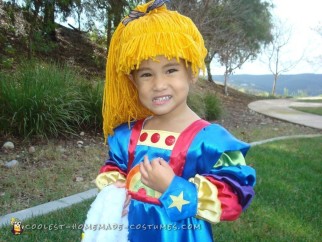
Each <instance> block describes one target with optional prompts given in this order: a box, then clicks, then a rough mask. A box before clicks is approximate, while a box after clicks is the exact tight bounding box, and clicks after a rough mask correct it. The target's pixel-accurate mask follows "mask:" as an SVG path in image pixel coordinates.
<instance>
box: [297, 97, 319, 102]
mask: <svg viewBox="0 0 322 242" xmlns="http://www.w3.org/2000/svg"><path fill="white" fill-rule="evenodd" d="M296 101H297V102H306V103H322V98H311V99H302V98H301V99H297V100H296Z"/></svg>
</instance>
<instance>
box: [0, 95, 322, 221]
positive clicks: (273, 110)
mask: <svg viewBox="0 0 322 242" xmlns="http://www.w3.org/2000/svg"><path fill="white" fill-rule="evenodd" d="M303 105H304V106H305V107H306V106H318V107H320V106H321V107H322V103H318V104H314V103H307V102H306V103H299V102H295V100H292V99H274V100H261V101H256V102H252V103H250V104H249V105H248V107H249V108H250V109H252V110H254V111H256V112H259V113H262V114H265V115H268V116H271V117H274V118H278V119H282V120H286V121H289V122H293V123H297V124H302V125H305V126H308V127H313V128H317V129H322V117H321V116H319V115H313V114H308V113H303V112H299V111H296V110H294V109H291V108H289V107H290V106H303ZM316 136H320V135H295V136H283V137H277V138H272V139H268V140H262V141H258V142H253V143H251V145H252V146H255V145H259V144H264V143H267V142H272V141H276V140H281V139H290V138H301V137H303V138H305V137H316ZM96 194H97V189H91V190H88V191H85V192H82V193H79V194H75V195H72V196H69V197H65V198H62V199H59V200H57V201H52V202H49V203H45V204H41V205H38V206H35V207H32V208H28V209H24V210H21V211H18V212H15V213H11V214H7V215H4V216H2V217H0V227H1V226H4V225H8V224H9V223H10V219H11V218H17V219H20V220H25V219H28V218H31V217H35V216H38V215H43V214H46V213H49V212H52V211H55V210H58V209H62V208H65V207H69V206H71V205H73V204H76V203H79V202H82V201H84V200H86V199H90V198H94V197H95V196H96Z"/></svg>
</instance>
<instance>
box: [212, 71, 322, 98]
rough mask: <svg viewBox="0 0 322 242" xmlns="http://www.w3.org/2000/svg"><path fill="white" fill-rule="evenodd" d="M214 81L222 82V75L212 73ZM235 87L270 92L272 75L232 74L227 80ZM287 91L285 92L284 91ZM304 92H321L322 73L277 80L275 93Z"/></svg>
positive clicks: (291, 94)
mask: <svg viewBox="0 0 322 242" xmlns="http://www.w3.org/2000/svg"><path fill="white" fill-rule="evenodd" d="M213 80H215V82H216V81H217V82H223V80H224V77H223V75H213ZM228 84H229V85H231V86H233V87H236V88H244V89H246V90H249V91H252V92H255V93H256V92H258V91H261V92H263V91H264V92H268V93H271V91H272V86H273V75H246V74H245V75H232V76H231V77H230V80H229V82H228ZM286 92H287V93H286ZM299 93H304V94H306V95H308V96H317V95H321V94H322V74H310V73H308V74H296V75H281V76H280V77H279V79H278V80H277V84H276V94H279V95H285V94H287V95H290V96H295V95H298V94H299Z"/></svg>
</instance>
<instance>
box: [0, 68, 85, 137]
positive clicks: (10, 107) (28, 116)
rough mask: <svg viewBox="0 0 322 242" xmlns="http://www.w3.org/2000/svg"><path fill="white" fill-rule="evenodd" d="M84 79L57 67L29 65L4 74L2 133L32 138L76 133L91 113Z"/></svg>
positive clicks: (0, 113) (1, 76)
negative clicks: (85, 96)
mask: <svg viewBox="0 0 322 242" xmlns="http://www.w3.org/2000/svg"><path fill="white" fill-rule="evenodd" d="M82 85H83V84H82V80H81V78H80V77H79V76H78V75H77V74H76V73H74V72H72V71H71V70H69V69H68V68H66V67H61V66H58V65H56V64H45V63H34V62H31V63H26V64H24V65H22V66H20V67H19V68H18V69H17V71H16V73H15V74H12V75H9V74H4V73H0V126H1V127H2V128H3V129H2V130H0V133H10V134H15V135H20V136H23V137H28V136H31V135H41V136H45V137H47V136H55V137H57V136H58V135H60V134H63V135H66V134H70V133H75V132H76V130H77V129H78V128H79V127H80V126H81V125H82V124H83V123H84V122H85V121H86V120H88V117H89V116H90V114H89V113H88V110H87V109H86V101H85V100H84V98H83V96H82V93H81V87H82Z"/></svg>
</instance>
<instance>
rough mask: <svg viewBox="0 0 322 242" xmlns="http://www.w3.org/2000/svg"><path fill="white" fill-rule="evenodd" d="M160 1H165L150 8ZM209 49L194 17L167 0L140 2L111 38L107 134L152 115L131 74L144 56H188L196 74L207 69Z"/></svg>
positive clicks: (105, 106) (105, 114)
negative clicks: (165, 2)
mask: <svg viewBox="0 0 322 242" xmlns="http://www.w3.org/2000/svg"><path fill="white" fill-rule="evenodd" d="M156 2H159V3H160V2H162V4H160V5H159V6H157V7H156V8H154V9H152V10H151V9H150V8H151V6H152V5H155V3H156ZM206 54H207V50H206V48H205V46H204V41H203V38H202V36H201V34H200V32H199V31H198V29H197V27H196V26H195V24H194V23H193V22H192V20H191V19H190V18H188V17H186V16H183V15H181V14H179V13H178V12H176V11H170V10H168V9H167V8H166V6H165V4H164V1H151V2H149V3H146V4H143V5H139V6H137V7H136V9H135V10H134V11H132V12H131V13H130V15H129V16H127V17H125V19H124V20H123V21H122V22H121V23H120V24H119V26H118V27H117V29H116V30H115V32H114V35H113V37H112V40H111V44H110V48H109V53H108V57H107V66H106V82H105V88H104V98H103V109H102V112H103V119H104V122H103V131H104V136H105V138H106V137H107V136H108V135H109V134H112V133H113V129H114V128H116V127H117V126H118V125H120V124H122V123H125V122H130V121H132V120H138V119H142V118H145V117H147V116H150V115H152V113H151V112H150V111H149V110H147V109H146V108H145V107H143V105H141V104H140V101H139V97H138V93H137V90H136V88H135V86H134V85H133V83H132V82H131V81H130V79H129V77H128V75H129V74H130V73H131V71H132V70H135V69H138V68H139V66H140V63H141V62H142V61H143V60H147V59H149V58H152V59H153V58H154V57H156V56H158V55H163V56H165V57H167V58H169V59H172V58H176V59H177V60H178V61H179V59H180V58H181V59H184V60H185V61H186V63H190V64H191V69H192V72H193V74H194V75H195V76H196V75H198V73H199V70H204V69H205V65H204V58H205V56H206Z"/></svg>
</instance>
